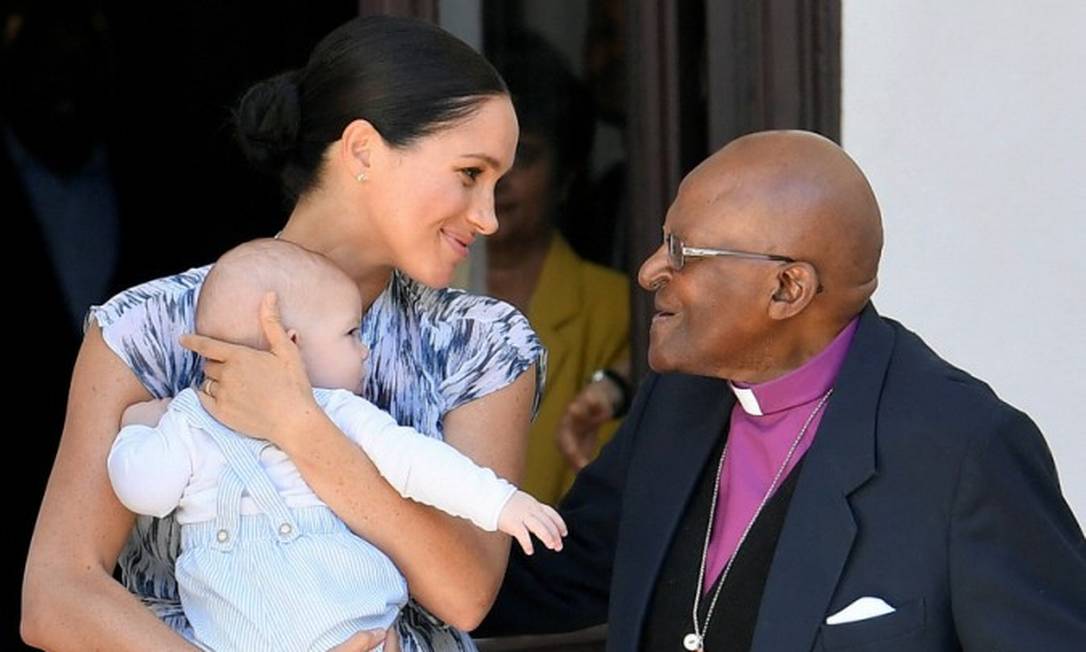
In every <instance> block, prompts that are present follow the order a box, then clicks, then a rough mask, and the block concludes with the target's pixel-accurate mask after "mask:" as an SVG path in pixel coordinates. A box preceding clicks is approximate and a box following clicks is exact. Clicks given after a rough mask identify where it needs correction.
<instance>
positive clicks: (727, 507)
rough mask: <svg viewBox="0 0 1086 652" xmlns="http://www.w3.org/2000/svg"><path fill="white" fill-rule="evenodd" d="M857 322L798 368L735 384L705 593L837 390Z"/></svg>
mask: <svg viewBox="0 0 1086 652" xmlns="http://www.w3.org/2000/svg"><path fill="white" fill-rule="evenodd" d="M857 323H859V318H858V317H857V318H855V319H853V320H852V321H851V322H850V323H849V324H848V325H847V326H846V327H845V328H844V330H842V331H841V332H840V333H839V334H838V335H837V337H836V338H834V340H833V341H832V342H830V344H829V346H827V347H826V348H825V349H823V350H822V352H821V353H819V354H818V355H816V356H814V357H813V358H811V359H810V360H808V361H807V362H805V363H804V364H803V366H801V367H799V368H798V369H795V370H793V371H790V372H789V373H787V374H785V375H783V376H780V377H779V378H774V379H773V380H770V381H767V382H764V383H761V384H758V385H742V384H739V383H731V384H730V386H731V389H732V391H733V392H734V393H735V396H736V398H737V399H738V401H737V402H736V404H735V407H734V408H732V415H731V425H730V426H729V429H728V446H727V450H728V456H727V458H726V459H725V460H724V471H723V473H722V474H721V477H720V492H719V495H718V496H717V503H716V514H715V515H714V517H713V532H712V536H711V537H710V539H709V553H708V556H707V559H706V567H705V580H704V583H703V586H702V590H703V591H708V590H709V588H710V587H711V586H712V585H713V583H714V582H715V581H716V579H717V577H718V576H719V575H720V573H721V571H723V570H724V566H725V565H726V564H727V561H728V559H730V558H731V556H732V555H734V554H735V552H736V549H737V548H738V546H739V538H740V537H741V536H742V535H743V531H744V530H745V529H746V528H747V525H748V524H749V523H750V521H751V519H752V518H754V514H755V512H756V511H757V510H758V505H760V504H761V503H762V500H763V498H765V496H766V492H767V491H768V490H769V486H770V484H771V483H772V482H773V477H774V476H775V475H776V474H777V471H778V469H779V468H780V466H781V463H783V462H784V459H785V457H786V456H787V454H788V449H789V448H791V446H792V443H793V442H794V441H795V439H796V436H797V435H798V434H799V431H800V430H801V429H802V428H803V423H804V422H805V421H806V420H807V418H808V417H810V416H811V413H812V412H813V411H814V410H815V408H816V407H817V406H818V403H819V401H821V400H822V397H823V396H825V394H826V392H828V391H829V389H830V388H831V387H833V383H834V381H835V380H836V379H837V372H838V371H839V370H840V369H841V363H843V362H844V360H845V354H846V353H847V352H848V347H849V345H850V344H851V343H852V336H853V334H854V333H855V332H856V325H857ZM824 413H825V407H823V409H822V410H819V412H818V413H817V414H815V415H814V418H813V419H812V420H811V424H810V425H809V426H808V427H807V431H806V433H805V434H804V436H803V438H802V439H801V440H800V442H799V444H798V446H796V450H795V452H794V453H793V454H792V459H790V460H789V461H788V465H787V466H786V467H785V469H784V472H783V473H781V477H780V480H778V481H777V487H780V485H781V483H782V482H784V479H785V478H786V477H787V476H788V474H789V473H791V471H792V469H793V468H794V467H795V466H796V464H797V463H798V462H799V460H800V459H802V458H803V454H804V453H806V452H807V449H808V448H810V446H811V442H812V441H814V437H815V433H817V432H818V424H819V422H821V421H822V415H823V414H824ZM714 470H715V469H714ZM775 489H776V488H774V490H775Z"/></svg>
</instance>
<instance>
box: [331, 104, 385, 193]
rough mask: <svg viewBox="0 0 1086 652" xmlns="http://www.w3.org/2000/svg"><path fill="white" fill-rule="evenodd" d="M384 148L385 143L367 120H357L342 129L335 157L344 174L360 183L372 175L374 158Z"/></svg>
mask: <svg viewBox="0 0 1086 652" xmlns="http://www.w3.org/2000/svg"><path fill="white" fill-rule="evenodd" d="M385 147H386V146H385V141H384V139H383V138H381V134H380V133H378V131H377V129H376V128H374V126H373V125H372V124H371V123H370V122H369V121H368V120H363V119H361V118H359V119H357V120H352V121H351V122H350V123H349V124H348V125H347V126H346V127H344V128H343V134H342V135H341V136H340V138H339V142H338V147H337V148H336V156H337V158H338V162H339V164H340V167H341V169H342V170H343V171H344V173H345V174H349V175H350V176H351V177H353V178H354V180H355V181H358V182H362V181H366V180H367V179H369V177H370V175H371V174H372V173H373V169H372V168H373V165H374V163H375V158H376V157H377V156H380V154H381V153H382V151H383V150H384V148H385Z"/></svg>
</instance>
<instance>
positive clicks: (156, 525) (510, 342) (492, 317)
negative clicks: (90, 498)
mask: <svg viewBox="0 0 1086 652" xmlns="http://www.w3.org/2000/svg"><path fill="white" fill-rule="evenodd" d="M209 269H210V266H206V267H200V268H196V269H191V270H189V271H187V272H183V273H181V274H177V275H174V276H169V277H165V278H161V279H158V280H154V281H150V282H148V283H144V284H142V285H139V286H136V287H134V288H131V289H129V290H126V291H124V292H122V293H120V294H118V295H117V296H115V297H113V298H112V299H110V300H109V301H108V302H106V303H105V304H103V305H101V306H96V307H93V308H91V311H90V313H89V315H88V320H90V319H94V320H95V321H97V323H98V324H99V325H100V326H101V328H102V336H103V338H104V340H105V342H106V344H107V345H108V346H109V347H110V349H112V350H113V351H114V352H115V353H116V354H117V355H118V356H120V358H121V359H122V360H123V361H124V362H125V363H126V364H127V365H128V366H129V367H130V368H131V369H132V371H133V372H134V373H135V374H136V376H137V377H138V378H139V379H140V381H141V382H142V383H143V385H144V386H145V387H146V388H147V390H148V391H149V392H150V393H151V394H152V395H154V396H155V397H156V398H165V397H169V396H174V395H176V394H177V393H178V392H180V391H181V390H183V389H185V388H187V387H190V386H192V385H193V384H194V383H195V382H197V381H198V380H199V377H200V373H201V365H200V360H199V358H198V356H196V355H195V354H194V353H192V352H190V351H188V350H186V349H184V348H183V347H181V345H180V344H179V342H178V338H179V337H180V336H181V335H182V334H184V333H191V332H193V330H194V324H195V306H196V298H197V296H198V294H199V289H200V286H201V285H202V284H203V281H204V278H205V277H206V275H207V271H208V270H209ZM254 318H255V316H254ZM361 337H362V340H363V341H364V342H365V344H366V345H367V346H368V347H369V348H370V351H371V353H370V358H369V360H368V361H367V376H366V382H365V386H364V388H363V393H362V395H363V396H364V397H365V398H367V399H369V400H370V401H371V402H373V403H375V404H376V405H377V406H378V407H380V408H382V409H384V410H387V411H388V412H389V413H391V414H392V416H393V417H394V418H395V419H396V421H398V422H399V423H400V424H402V425H407V426H412V427H414V428H415V429H416V430H419V431H420V432H423V433H425V434H428V435H430V436H432V437H437V438H440V439H443V438H444V434H443V428H442V417H443V416H444V414H445V413H446V412H449V411H450V410H453V409H455V408H456V407H459V406H461V405H463V404H465V403H467V402H469V401H471V400H473V399H476V398H479V397H481V396H485V395H487V394H489V393H490V392H493V391H495V390H498V389H501V388H502V387H505V386H506V385H508V384H510V383H511V382H512V381H513V380H514V379H516V378H517V377H518V376H519V375H520V374H521V373H522V372H523V371H525V370H526V369H527V368H528V367H529V366H531V365H532V364H534V363H538V364H537V366H536V374H537V376H536V403H538V399H539V394H540V392H541V391H542V385H543V383H542V379H543V377H544V375H545V359H546V353H545V351H544V349H543V346H542V344H541V343H540V342H539V339H538V338H537V337H536V335H535V333H534V332H533V331H532V329H531V327H530V326H529V325H528V320H527V319H526V318H525V317H524V316H523V315H522V314H520V313H519V312H518V311H517V310H516V309H515V308H513V307H511V306H509V305H508V304H505V303H502V302H501V301H497V300H495V299H491V298H488V297H480V296H474V295H470V294H466V293H464V292H461V291H459V290H434V289H431V288H428V287H426V286H423V285H421V284H419V283H417V282H416V281H414V280H412V279H410V278H409V277H407V276H406V275H404V274H402V273H400V272H395V273H393V275H392V278H391V279H390V281H389V285H388V287H386V288H385V291H384V292H382V293H381V295H380V296H378V297H377V299H376V301H374V303H373V305H372V306H371V307H370V309H369V311H368V312H367V313H366V315H365V317H364V318H363V320H362V335H361ZM533 412H534V408H533ZM179 547H180V529H179V527H178V525H177V523H176V522H175V521H174V519H173V518H172V517H170V516H167V517H166V518H164V519H156V518H151V517H147V516H141V517H138V518H137V520H136V526H135V528H133V531H132V534H131V536H130V538H129V541H128V543H127V544H126V545H125V548H124V550H123V551H122V552H121V556H120V559H119V560H118V563H119V564H120V566H121V570H122V573H123V577H124V582H125V584H126V585H127V587H128V589H129V590H130V591H132V592H133V593H135V594H136V595H138V596H139V597H140V598H141V599H142V600H143V602H144V603H145V604H146V605H147V606H148V607H149V608H151V610H152V611H154V612H155V614H156V615H158V616H159V618H161V619H162V620H163V621H164V622H165V623H166V624H168V625H170V626H171V627H172V628H174V629H175V630H176V631H178V632H181V633H183V634H186V635H190V630H189V626H188V622H187V620H186V619H185V615H184V613H183V611H182V610H181V603H180V600H179V599H178V594H177V584H176V582H175V581H174V563H175V561H176V559H177V554H178V550H179ZM397 629H398V632H399V634H400V638H401V641H402V644H403V647H404V649H405V650H406V651H413V650H419V651H421V652H428V651H430V650H435V651H442V650H474V649H475V647H474V645H473V644H472V642H471V639H470V638H469V637H468V636H467V635H466V634H464V633H463V632H459V631H457V630H455V629H453V628H450V627H448V626H446V625H444V624H443V623H441V622H440V621H439V620H437V619H436V618H434V617H433V616H431V615H430V614H428V613H427V612H426V611H425V610H424V609H422V607H421V606H419V605H417V604H416V603H414V602H411V603H409V604H408V606H407V607H406V608H405V609H404V610H403V612H402V613H401V616H400V619H399V620H398V624H397Z"/></svg>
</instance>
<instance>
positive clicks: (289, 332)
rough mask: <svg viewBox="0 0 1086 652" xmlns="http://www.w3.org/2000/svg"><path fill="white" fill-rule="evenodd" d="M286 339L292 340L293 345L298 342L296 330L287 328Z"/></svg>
mask: <svg viewBox="0 0 1086 652" xmlns="http://www.w3.org/2000/svg"><path fill="white" fill-rule="evenodd" d="M287 339H289V340H290V341H291V342H294V344H295V346H297V344H298V331H297V330H295V329H293V328H288V329H287Z"/></svg>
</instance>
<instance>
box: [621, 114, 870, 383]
mask: <svg viewBox="0 0 1086 652" xmlns="http://www.w3.org/2000/svg"><path fill="white" fill-rule="evenodd" d="M664 231H665V233H666V234H668V235H669V236H671V237H672V239H673V241H681V242H682V244H683V247H684V252H685V251H690V250H691V248H693V249H695V250H696V249H699V248H700V249H713V250H728V251H731V252H745V253H748V254H760V255H756V256H746V257H744V256H739V257H736V256H728V255H717V256H708V257H705V256H702V257H700V258H699V256H697V255H696V254H691V255H689V256H686V257H688V258H690V259H691V260H690V264H689V265H687V266H685V267H683V268H682V269H680V270H676V269H674V268H673V267H672V265H671V264H670V263H669V256H668V252H667V251H666V248H664V247H661V248H660V249H659V250H657V252H656V253H655V254H653V255H652V256H651V257H649V259H648V260H646V261H645V263H644V265H642V267H641V273H640V279H639V280H640V283H641V285H642V286H643V287H645V288H646V289H649V290H654V291H656V300H655V302H656V310H657V314H656V317H655V318H654V320H653V325H652V330H651V340H650V347H649V362H650V364H651V365H652V366H653V368H654V369H657V370H660V371H683V372H687V373H696V374H701V375H709V376H718V377H722V378H731V379H736V380H746V381H750V382H757V381H758V380H759V379H765V378H768V377H774V374H779V373H783V372H784V371H786V370H788V369H792V368H795V367H796V366H798V364H800V363H802V361H803V360H805V359H807V358H808V357H809V356H811V355H814V354H815V353H817V352H818V351H820V350H822V348H824V347H825V345H826V344H828V343H829V342H830V341H831V340H832V339H833V337H834V336H836V335H837V334H838V333H839V332H840V331H841V329H842V328H843V327H844V326H845V325H846V324H847V323H848V322H849V321H850V320H851V319H852V318H853V317H854V316H855V315H856V314H857V313H859V311H860V310H861V309H862V308H863V306H864V305H865V304H866V303H867V300H868V299H869V298H870V297H871V294H872V293H873V292H874V291H875V287H876V286H877V284H878V280H877V279H878V267H879V257H880V255H881V252H882V221H881V217H880V214H879V207H878V203H877V202H876V200H875V196H874V193H872V191H871V187H870V185H869V184H868V182H867V179H866V178H865V177H864V175H863V173H862V172H861V171H860V169H859V167H857V165H856V164H855V163H854V162H853V161H852V159H850V158H849V157H848V155H847V154H845V153H844V151H842V150H841V148H840V147H838V146H837V145H836V144H834V143H833V142H831V141H829V140H827V139H825V138H823V137H821V136H818V135H816V134H812V133H807V132H800V131H772V132H763V133H757V134H751V135H749V136H744V137H742V138H739V139H737V140H735V141H733V142H732V143H729V144H728V145H727V146H726V147H724V148H723V149H721V150H720V151H718V152H717V153H715V154H713V155H712V156H710V157H709V158H708V159H706V161H705V162H703V163H702V164H701V165H699V166H698V167H697V168H696V169H695V170H694V171H692V172H691V173H690V174H689V175H687V177H686V178H685V179H684V180H683V182H682V184H681V185H680V186H679V193H678V195H677V196H676V198H675V201H674V202H673V203H672V205H671V208H670V209H669V210H668V215H667V220H666V221H665V224H664ZM718 253H719V252H718ZM684 255H685V254H684ZM782 257H783V258H785V259H786V260H784V261H782V260H781V258H782ZM788 260H791V261H792V262H788Z"/></svg>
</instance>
